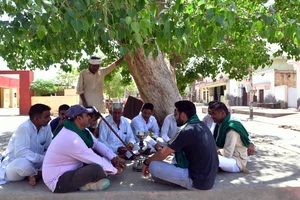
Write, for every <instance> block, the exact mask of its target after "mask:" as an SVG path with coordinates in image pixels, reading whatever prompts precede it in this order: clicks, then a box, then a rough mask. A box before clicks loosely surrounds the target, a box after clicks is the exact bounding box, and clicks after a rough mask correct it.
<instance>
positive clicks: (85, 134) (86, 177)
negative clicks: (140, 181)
mask: <svg viewBox="0 0 300 200" xmlns="http://www.w3.org/2000/svg"><path fill="white" fill-rule="evenodd" d="M93 111H94V110H93V109H86V108H85V107H83V106H82V105H74V106H71V107H70V108H69V109H68V111H67V112H66V116H67V120H66V122H65V123H64V124H63V127H60V128H59V129H58V130H57V132H55V133H54V138H53V141H52V143H51V144H50V146H49V148H48V151H47V153H46V155H45V159H44V164H43V180H44V182H45V184H46V185H47V187H48V188H49V189H50V190H51V191H52V192H55V193H66V192H72V191H75V190H78V189H80V190H82V191H87V190H104V189H106V188H107V187H108V186H109V185H110V182H109V180H108V179H107V178H106V177H107V175H108V174H119V173H121V172H122V171H123V168H124V167H125V160H123V159H121V158H119V157H117V156H116V155H115V154H114V153H112V152H111V151H110V150H109V149H108V148H107V147H106V146H105V145H104V144H102V143H100V142H99V141H98V140H97V139H96V138H94V137H93V136H92V134H90V132H89V131H88V130H86V127H88V126H89V119H90V116H89V115H88V113H92V112H93ZM100 155H101V156H100Z"/></svg>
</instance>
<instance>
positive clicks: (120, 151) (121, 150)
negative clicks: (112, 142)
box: [117, 147, 127, 154]
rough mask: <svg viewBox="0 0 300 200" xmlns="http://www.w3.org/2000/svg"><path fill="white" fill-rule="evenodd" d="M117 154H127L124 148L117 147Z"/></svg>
mask: <svg viewBox="0 0 300 200" xmlns="http://www.w3.org/2000/svg"><path fill="white" fill-rule="evenodd" d="M117 152H118V154H125V153H126V152H127V149H126V147H119V148H118V150H117Z"/></svg>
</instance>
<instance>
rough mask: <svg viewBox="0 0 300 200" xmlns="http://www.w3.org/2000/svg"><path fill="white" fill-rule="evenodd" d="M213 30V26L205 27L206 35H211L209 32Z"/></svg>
mask: <svg viewBox="0 0 300 200" xmlns="http://www.w3.org/2000/svg"><path fill="white" fill-rule="evenodd" d="M213 32H214V28H213V27H212V26H209V27H208V28H207V29H206V34H207V35H208V36H211V34H212V33H213Z"/></svg>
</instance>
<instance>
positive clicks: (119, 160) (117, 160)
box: [111, 156, 126, 169]
mask: <svg viewBox="0 0 300 200" xmlns="http://www.w3.org/2000/svg"><path fill="white" fill-rule="evenodd" d="M111 163H112V165H113V166H114V167H115V168H117V169H118V167H121V168H123V169H124V168H125V167H126V163H125V160H124V159H123V158H120V157H119V156H116V157H114V158H113V159H112V160H111Z"/></svg>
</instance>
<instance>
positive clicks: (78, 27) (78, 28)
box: [71, 19, 84, 32]
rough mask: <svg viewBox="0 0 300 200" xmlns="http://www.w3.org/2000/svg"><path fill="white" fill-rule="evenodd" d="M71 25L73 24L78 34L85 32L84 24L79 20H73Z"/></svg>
mask: <svg viewBox="0 0 300 200" xmlns="http://www.w3.org/2000/svg"><path fill="white" fill-rule="evenodd" d="M71 24H72V27H73V28H74V30H75V31H76V32H79V31H81V30H84V29H83V27H84V24H83V23H82V21H81V20H78V19H73V20H72V21H71Z"/></svg>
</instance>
